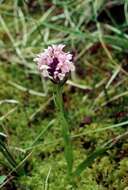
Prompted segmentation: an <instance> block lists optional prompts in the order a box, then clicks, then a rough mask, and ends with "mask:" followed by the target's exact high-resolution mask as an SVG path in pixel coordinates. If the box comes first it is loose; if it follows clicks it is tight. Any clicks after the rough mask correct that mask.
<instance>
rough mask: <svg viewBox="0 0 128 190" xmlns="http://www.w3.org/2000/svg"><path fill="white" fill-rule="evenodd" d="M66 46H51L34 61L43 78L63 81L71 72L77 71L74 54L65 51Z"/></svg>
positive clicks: (57, 81)
mask: <svg viewBox="0 0 128 190" xmlns="http://www.w3.org/2000/svg"><path fill="white" fill-rule="evenodd" d="M64 47H65V45H63V44H59V45H52V46H49V47H48V48H47V49H45V50H44V52H42V53H40V54H38V55H37V57H36V58H35V59H34V61H35V62H37V65H38V69H39V71H40V73H41V74H42V76H43V77H49V78H50V79H52V80H53V81H54V82H56V83H59V82H61V81H63V80H64V79H65V78H66V77H67V76H68V74H69V73H70V72H71V71H74V70H75V66H74V63H73V62H72V54H71V53H69V52H68V53H66V52H64V51H63V48H64Z"/></svg>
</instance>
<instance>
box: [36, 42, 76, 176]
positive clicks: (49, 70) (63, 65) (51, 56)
mask: <svg viewBox="0 0 128 190" xmlns="http://www.w3.org/2000/svg"><path fill="white" fill-rule="evenodd" d="M64 47H65V45H62V44H60V45H52V46H49V47H48V48H47V49H45V50H44V52H43V53H40V54H38V55H37V57H36V58H35V59H34V61H36V62H37V65H38V69H39V71H40V73H41V74H42V76H43V77H48V78H50V79H51V81H53V83H54V84H55V85H54V89H55V94H54V101H55V106H56V108H57V110H58V112H59V120H60V122H61V127H62V136H63V139H64V146H65V159H66V162H67V170H68V176H71V175H72V166H73V150H72V143H71V137H70V131H69V125H68V121H67V120H66V117H65V113H64V105H63V99H62V90H63V85H64V83H65V82H66V80H67V79H68V76H69V74H70V72H71V71H74V70H75V66H74V63H73V62H72V54H71V53H69V52H68V53H66V52H64V51H63V48H64Z"/></svg>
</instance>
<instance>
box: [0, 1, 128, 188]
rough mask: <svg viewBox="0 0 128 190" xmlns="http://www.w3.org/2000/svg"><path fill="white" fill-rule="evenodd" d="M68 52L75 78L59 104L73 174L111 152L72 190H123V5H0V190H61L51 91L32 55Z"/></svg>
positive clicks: (126, 10) (126, 51) (126, 106)
mask: <svg viewBox="0 0 128 190" xmlns="http://www.w3.org/2000/svg"><path fill="white" fill-rule="evenodd" d="M56 43H57V44H58V43H64V44H66V46H67V50H69V51H72V53H73V55H74V62H75V65H76V72H75V73H74V74H73V75H72V76H71V79H70V80H69V81H67V84H66V85H65V89H64V94H63V98H64V102H65V109H66V113H67V117H68V119H69V122H70V124H71V129H70V130H71V134H72V141H73V149H74V150H75V151H74V154H75V166H77V165H78V164H79V163H80V162H81V161H82V160H83V159H85V158H86V157H87V156H88V155H89V154H90V153H92V152H93V151H94V150H95V149H96V148H97V147H101V146H102V145H103V144H105V143H107V142H109V141H112V142H113V143H114V142H116V144H115V146H114V147H113V148H112V149H110V150H108V151H107V152H106V153H105V154H104V155H103V156H99V157H98V158H97V159H96V160H95V161H94V163H93V164H92V165H91V166H90V167H88V168H87V169H86V170H85V171H84V172H83V173H82V174H81V176H80V177H79V178H78V179H76V184H77V188H76V189H78V190H127V189H128V158H127V156H128V139H127V127H128V1H127V0H75V1H73V0H61V1H60V0H51V1H47V0H26V1H24V0H11V1H9V0H0V131H1V133H0V138H1V139H2V141H4V142H5V143H6V144H7V147H8V148H9V150H10V151H11V153H12V154H13V156H14V158H15V160H16V162H17V170H16V171H14V170H13V169H12V168H11V167H10V165H9V163H8V161H7V160H6V159H5V158H4V157H3V155H2V154H0V175H1V177H0V183H1V189H3V190H14V189H15V190H35V189H36V190H48V189H49V190H69V189H73V188H72V186H71V185H69V184H68V183H67V180H66V169H65V168H66V163H65V160H64V158H63V141H62V137H61V135H60V134H61V133H60V126H59V122H58V120H57V119H56V116H57V114H56V112H55V108H54V104H53V99H52V84H51V82H49V81H46V80H44V79H41V77H40V75H39V73H38V71H37V68H36V64H35V63H34V62H33V58H34V57H35V55H36V54H37V53H38V52H40V51H41V50H43V49H44V48H45V47H47V46H48V45H51V44H56Z"/></svg>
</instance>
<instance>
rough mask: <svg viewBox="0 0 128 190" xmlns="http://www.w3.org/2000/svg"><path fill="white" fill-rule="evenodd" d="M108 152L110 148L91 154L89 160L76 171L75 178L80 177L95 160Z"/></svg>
mask: <svg viewBox="0 0 128 190" xmlns="http://www.w3.org/2000/svg"><path fill="white" fill-rule="evenodd" d="M107 150H108V148H101V149H97V150H95V151H94V152H93V153H92V154H90V155H89V156H88V157H87V159H85V160H84V161H83V162H82V163H80V164H79V165H78V167H77V169H76V171H75V172H74V175H75V176H80V174H81V173H82V172H83V171H84V170H85V169H86V168H87V167H89V166H90V165H91V164H92V163H93V162H94V160H95V159H96V158H97V157H98V156H101V155H103V154H104V153H105V152H106V151H107Z"/></svg>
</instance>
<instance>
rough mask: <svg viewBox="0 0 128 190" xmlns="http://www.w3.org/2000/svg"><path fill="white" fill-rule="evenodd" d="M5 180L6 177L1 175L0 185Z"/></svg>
mask: <svg viewBox="0 0 128 190" xmlns="http://www.w3.org/2000/svg"><path fill="white" fill-rule="evenodd" d="M6 178H7V176H6V175H1V176H0V185H1V184H2V183H3V182H4V181H5V179H6Z"/></svg>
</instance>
